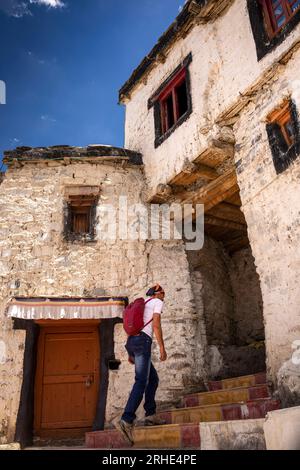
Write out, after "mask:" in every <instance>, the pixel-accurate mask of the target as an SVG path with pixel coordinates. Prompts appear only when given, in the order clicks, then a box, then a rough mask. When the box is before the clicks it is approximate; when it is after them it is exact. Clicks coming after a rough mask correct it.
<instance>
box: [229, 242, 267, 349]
mask: <svg viewBox="0 0 300 470" xmlns="http://www.w3.org/2000/svg"><path fill="white" fill-rule="evenodd" d="M229 276H230V281H231V286H232V292H233V310H234V323H235V326H234V330H235V332H234V335H235V343H236V344H237V345H239V346H242V345H246V344H250V343H252V342H256V341H262V340H264V338H265V331H264V322H263V302H262V295H261V289H260V281H259V277H258V274H257V272H256V269H255V265H254V259H253V256H252V252H251V248H250V247H249V248H244V249H243V250H239V251H237V252H235V253H233V255H232V256H231V258H230V262H229Z"/></svg>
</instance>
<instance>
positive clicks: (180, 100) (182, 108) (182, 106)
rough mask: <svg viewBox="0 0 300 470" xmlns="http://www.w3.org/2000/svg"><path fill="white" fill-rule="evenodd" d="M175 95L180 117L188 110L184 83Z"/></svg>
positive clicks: (179, 86)
mask: <svg viewBox="0 0 300 470" xmlns="http://www.w3.org/2000/svg"><path fill="white" fill-rule="evenodd" d="M299 1H300V0H299ZM176 95H177V104H178V113H179V115H180V116H182V115H183V114H184V113H186V112H187V110H188V97H187V90H186V81H184V82H182V83H181V84H180V85H178V87H177V88H176Z"/></svg>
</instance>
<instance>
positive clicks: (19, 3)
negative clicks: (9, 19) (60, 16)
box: [0, 0, 66, 18]
mask: <svg viewBox="0 0 300 470" xmlns="http://www.w3.org/2000/svg"><path fill="white" fill-rule="evenodd" d="M33 4H36V5H41V6H42V5H44V6H46V7H48V8H62V7H64V6H66V4H65V2H64V1H63V0H0V11H3V12H4V13H6V14H7V15H8V16H13V17H14V18H22V17H23V16H26V15H30V16H31V15H32V12H31V10H30V8H29V7H30V5H33Z"/></svg>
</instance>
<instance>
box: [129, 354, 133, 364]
mask: <svg viewBox="0 0 300 470" xmlns="http://www.w3.org/2000/svg"><path fill="white" fill-rule="evenodd" d="M128 362H129V363H130V364H134V358H133V357H131V356H128Z"/></svg>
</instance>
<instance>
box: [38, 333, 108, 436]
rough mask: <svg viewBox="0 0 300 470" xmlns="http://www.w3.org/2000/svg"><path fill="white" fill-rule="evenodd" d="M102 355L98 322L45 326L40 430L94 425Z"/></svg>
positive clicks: (40, 363)
mask: <svg viewBox="0 0 300 470" xmlns="http://www.w3.org/2000/svg"><path fill="white" fill-rule="evenodd" d="M99 356H100V351H99V336H98V326H94V325H93V326H91V327H88V326H84V327H81V328H80V327H78V326H77V327H72V326H70V327H66V326H64V327H61V328H59V327H43V328H41V334H40V338H39V346H38V364H37V375H36V400H35V405H36V406H35V430H36V434H38V433H39V431H45V430H47V429H49V430H50V429H52V430H53V429H57V430H59V429H78V428H90V427H91V426H92V424H93V420H94V417H95V413H96V406H97V398H98V389H99V362H100V361H99V360H100V358H99ZM43 435H45V432H43Z"/></svg>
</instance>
